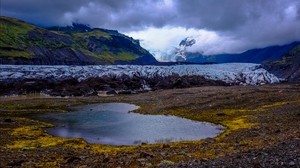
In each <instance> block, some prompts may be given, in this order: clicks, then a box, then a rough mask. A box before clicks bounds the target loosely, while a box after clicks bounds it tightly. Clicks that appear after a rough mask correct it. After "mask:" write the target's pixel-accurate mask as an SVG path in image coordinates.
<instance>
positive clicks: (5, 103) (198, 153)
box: [0, 84, 300, 167]
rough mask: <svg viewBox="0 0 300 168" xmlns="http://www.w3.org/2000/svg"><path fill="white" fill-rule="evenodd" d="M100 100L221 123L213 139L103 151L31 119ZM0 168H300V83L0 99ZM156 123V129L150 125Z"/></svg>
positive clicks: (151, 111)
mask: <svg viewBox="0 0 300 168" xmlns="http://www.w3.org/2000/svg"><path fill="white" fill-rule="evenodd" d="M103 102H128V103H133V104H136V105H139V106H140V107H141V108H140V109H138V110H137V111H136V112H138V113H143V114H164V115H176V116H181V117H185V118H189V119H193V120H197V121H208V122H213V123H216V124H222V125H223V126H225V127H226V128H227V129H226V130H225V131H224V133H223V134H221V135H219V136H218V137H216V138H208V139H205V140H199V141H185V142H175V143H169V144H154V145H150V144H145V145H141V146H118V147H116V146H108V145H96V144H88V143H87V142H85V141H84V140H82V139H74V138H59V137H53V136H51V135H49V134H47V133H46V132H45V131H44V129H45V128H46V127H50V126H51V124H48V123H43V122H40V121H36V120H32V119H30V118H29V116H30V114H33V113H44V112H62V111H65V112H68V111H69V110H68V107H70V106H74V105H81V104H90V103H103ZM0 113H1V117H0V167H118V166H119V167H300V84H277V85H264V86H207V87H197V88H186V89H169V90H157V91H153V92H148V93H140V94H132V95H116V96H108V97H64V98H60V97H47V96H40V95H27V96H16V97H3V98H0ZM154 124H155V123H154Z"/></svg>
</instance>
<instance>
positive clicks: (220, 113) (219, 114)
mask: <svg viewBox="0 0 300 168" xmlns="http://www.w3.org/2000/svg"><path fill="white" fill-rule="evenodd" d="M225 115H226V114H225V113H224V112H222V111H220V112H217V116H225Z"/></svg>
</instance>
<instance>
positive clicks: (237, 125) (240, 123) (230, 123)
mask: <svg viewBox="0 0 300 168" xmlns="http://www.w3.org/2000/svg"><path fill="white" fill-rule="evenodd" d="M222 124H223V125H224V126H226V127H227V128H228V129H230V130H231V131H235V130H238V129H242V128H251V127H252V126H254V125H255V124H253V123H249V122H246V121H245V119H244V118H241V117H238V118H235V119H232V120H226V121H223V122H222Z"/></svg>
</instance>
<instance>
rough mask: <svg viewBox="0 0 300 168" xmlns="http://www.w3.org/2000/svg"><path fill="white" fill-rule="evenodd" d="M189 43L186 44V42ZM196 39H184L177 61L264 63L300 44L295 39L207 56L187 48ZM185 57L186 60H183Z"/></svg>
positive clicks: (177, 54)
mask: <svg viewBox="0 0 300 168" xmlns="http://www.w3.org/2000/svg"><path fill="white" fill-rule="evenodd" d="M186 43H187V44H189V45H185V44H186ZM195 43H196V42H195V39H193V38H192V37H188V38H185V39H183V40H182V41H181V42H180V43H179V45H178V47H177V51H175V55H176V56H177V61H185V62H194V63H212V62H213V63H231V62H237V63H258V64H261V63H264V62H267V61H274V60H277V59H280V58H281V57H282V56H284V55H286V54H287V53H288V52H289V51H290V50H292V49H293V48H294V47H297V46H298V45H300V41H294V42H291V43H288V44H284V45H273V46H268V47H263V48H254V49H249V50H247V51H245V52H242V53H237V54H216V55H210V56H206V55H203V54H201V53H199V52H188V51H187V49H186V48H188V47H190V46H192V45H194V44H195ZM183 59H184V60H183Z"/></svg>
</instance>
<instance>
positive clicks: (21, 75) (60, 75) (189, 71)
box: [0, 63, 281, 85]
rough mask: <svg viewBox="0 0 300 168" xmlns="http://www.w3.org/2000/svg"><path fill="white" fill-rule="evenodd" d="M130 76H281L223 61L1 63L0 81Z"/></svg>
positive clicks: (262, 79) (235, 80) (261, 79)
mask: <svg viewBox="0 0 300 168" xmlns="http://www.w3.org/2000/svg"><path fill="white" fill-rule="evenodd" d="M122 75H127V76H129V77H133V76H135V77H141V78H153V77H155V76H161V77H168V76H172V75H179V76H202V77H204V78H206V79H211V80H220V81H223V82H226V83H228V84H238V85H263V84H268V83H278V82H280V81H281V79H280V78H278V77H276V76H275V75H273V74H271V73H269V72H268V71H266V70H265V69H263V68H262V67H261V66H260V64H252V63H225V64H209V65H172V66H155V65H147V66H145V65H144V66H140V65H93V66H65V65H59V66H57V65H56V66H49V65H0V81H2V82H5V81H6V82H7V81H10V82H11V81H17V80H20V79H47V80H49V79H51V80H56V81H61V80H66V79H77V80H78V81H79V82H80V81H83V80H85V79H88V78H91V77H100V78H101V77H116V78H118V77H121V76H122Z"/></svg>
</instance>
